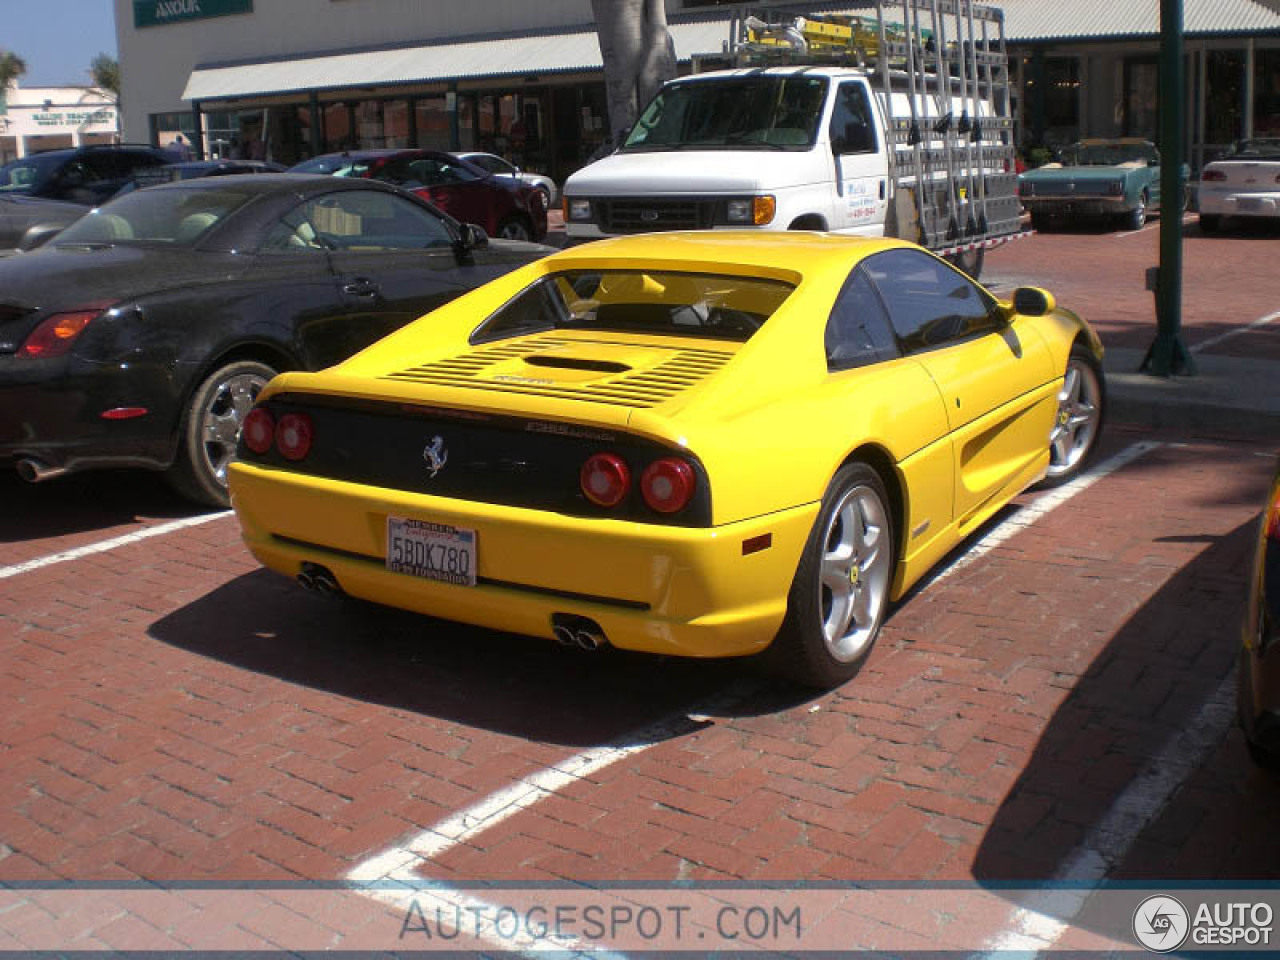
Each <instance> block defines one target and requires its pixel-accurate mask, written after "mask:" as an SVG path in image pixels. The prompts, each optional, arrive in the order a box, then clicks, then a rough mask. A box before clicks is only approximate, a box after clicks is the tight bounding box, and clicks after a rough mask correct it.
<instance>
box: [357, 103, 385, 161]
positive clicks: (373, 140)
mask: <svg viewBox="0 0 1280 960" xmlns="http://www.w3.org/2000/svg"><path fill="white" fill-rule="evenodd" d="M384 136H385V134H384V127H383V123H382V101H381V100H361V101H360V102H359V103H357V104H356V139H357V140H359V142H360V149H362V150H376V149H378V148H379V147H382V146H383V145H384V144H383V138H384Z"/></svg>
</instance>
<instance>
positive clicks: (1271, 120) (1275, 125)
mask: <svg viewBox="0 0 1280 960" xmlns="http://www.w3.org/2000/svg"><path fill="white" fill-rule="evenodd" d="M1253 64H1254V79H1253V90H1254V98H1253V135H1254V136H1255V137H1280V50H1258V51H1256V52H1255V53H1254V60H1253Z"/></svg>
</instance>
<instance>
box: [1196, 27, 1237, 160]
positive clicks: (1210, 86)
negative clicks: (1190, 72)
mask: <svg viewBox="0 0 1280 960" xmlns="http://www.w3.org/2000/svg"><path fill="white" fill-rule="evenodd" d="M1206 72H1207V81H1206V85H1205V86H1206V89H1205V142H1206V144H1207V145H1209V144H1211V145H1214V146H1217V147H1223V146H1229V145H1230V144H1232V143H1235V141H1237V140H1239V139H1240V138H1241V137H1242V136H1244V117H1243V114H1242V112H1241V101H1242V100H1243V99H1244V51H1242V50H1210V51H1209V59H1208V62H1207V64H1206Z"/></svg>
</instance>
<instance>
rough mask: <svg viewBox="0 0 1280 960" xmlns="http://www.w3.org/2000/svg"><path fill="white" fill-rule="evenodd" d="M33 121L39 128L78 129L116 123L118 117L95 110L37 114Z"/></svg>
mask: <svg viewBox="0 0 1280 960" xmlns="http://www.w3.org/2000/svg"><path fill="white" fill-rule="evenodd" d="M31 119H32V120H34V121H35V124H36V126H38V127H62V126H71V127H78V126H82V125H88V124H94V123H115V122H116V115H115V114H114V113H113V112H112V111H110V110H94V111H92V112H91V113H80V112H73V113H37V114H33V115H32V118H31Z"/></svg>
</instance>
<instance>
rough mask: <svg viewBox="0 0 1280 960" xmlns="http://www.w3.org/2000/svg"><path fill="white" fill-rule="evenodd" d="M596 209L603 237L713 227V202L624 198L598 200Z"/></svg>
mask: <svg viewBox="0 0 1280 960" xmlns="http://www.w3.org/2000/svg"><path fill="white" fill-rule="evenodd" d="M595 207H596V210H595V213H596V217H597V218H598V221H599V223H600V226H601V228H602V229H603V230H604V232H605V233H649V232H651V231H655V230H709V229H710V228H711V226H712V225H713V224H714V223H715V202H714V201H706V200H702V201H699V200H653V199H649V198H647V197H634V198H630V197H627V198H619V199H616V200H597V201H595Z"/></svg>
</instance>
